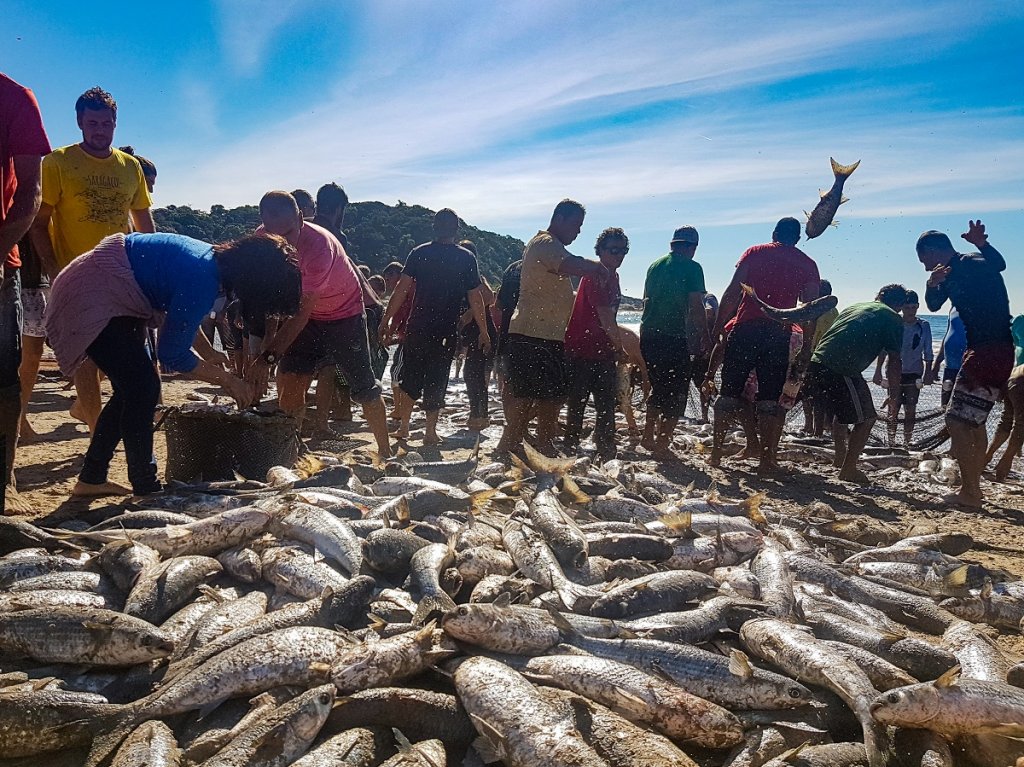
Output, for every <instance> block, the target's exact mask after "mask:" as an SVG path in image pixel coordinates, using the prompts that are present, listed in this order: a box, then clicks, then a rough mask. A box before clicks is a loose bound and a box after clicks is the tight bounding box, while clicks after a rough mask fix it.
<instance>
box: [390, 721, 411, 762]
mask: <svg viewBox="0 0 1024 767" xmlns="http://www.w3.org/2000/svg"><path fill="white" fill-rule="evenodd" d="M391 732H393V733H394V734H395V743H396V744H398V750H399V751H400V752H401V753H403V754H406V755H415V753H416V749H414V748H413V745H412V743H411V742H410V741H409V739H408V738H407V737H405V735H403V734H402V731H401V730H399V729H398V728H397V727H392V728H391Z"/></svg>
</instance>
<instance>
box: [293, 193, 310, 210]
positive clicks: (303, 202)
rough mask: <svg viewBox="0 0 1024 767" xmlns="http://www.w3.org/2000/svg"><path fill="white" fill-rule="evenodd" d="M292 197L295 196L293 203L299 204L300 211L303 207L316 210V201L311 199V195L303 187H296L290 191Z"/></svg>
mask: <svg viewBox="0 0 1024 767" xmlns="http://www.w3.org/2000/svg"><path fill="white" fill-rule="evenodd" d="M292 197H294V198H295V204H296V205H298V206H299V211H300V212H301V211H302V209H303V208H310V209H312V210H313V211H316V202H314V201H313V195H311V194H310V193H309V192H307V191H306V190H305V189H296V190H295V191H294V192H292Z"/></svg>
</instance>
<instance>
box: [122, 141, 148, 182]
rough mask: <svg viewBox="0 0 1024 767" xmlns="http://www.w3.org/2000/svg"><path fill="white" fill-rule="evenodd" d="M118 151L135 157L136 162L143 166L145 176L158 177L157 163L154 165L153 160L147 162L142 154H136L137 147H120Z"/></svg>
mask: <svg viewBox="0 0 1024 767" xmlns="http://www.w3.org/2000/svg"><path fill="white" fill-rule="evenodd" d="M118 149H119V150H120V151H122V152H124V153H125V154H130V155H131V156H132V157H134V158H135V159H136V160H138V161H139V165H141V166H142V175H143V176H155V175H156V163H154V162H153V161H152V160H147V159H146V158H145V157H143V156H142V155H141V154H135V147H133V146H131V145H129V146H122V147H118Z"/></svg>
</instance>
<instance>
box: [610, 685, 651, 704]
mask: <svg viewBox="0 0 1024 767" xmlns="http://www.w3.org/2000/svg"><path fill="white" fill-rule="evenodd" d="M612 689H613V690H615V694H616V695H618V696H619V697H621V698H624V699H625V700H628V701H629V702H630V703H633V704H634V705H639V706H640V707H642V708H646V707H647V705H648V704H647V701H645V700H644V699H643V698H641V697H640V696H639V695H634V694H633V693H631V692H630V691H629V690H624V689H623V688H621V687H618V686H614V687H613V688H612Z"/></svg>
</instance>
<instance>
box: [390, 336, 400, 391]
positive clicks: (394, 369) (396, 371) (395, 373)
mask: <svg viewBox="0 0 1024 767" xmlns="http://www.w3.org/2000/svg"><path fill="white" fill-rule="evenodd" d="M402 359H403V354H402V344H399V345H398V346H396V347H395V353H394V354H393V355H392V357H391V383H393V384H394V385H395V386H398V381H399V380H400V379H401V377H402Z"/></svg>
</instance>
